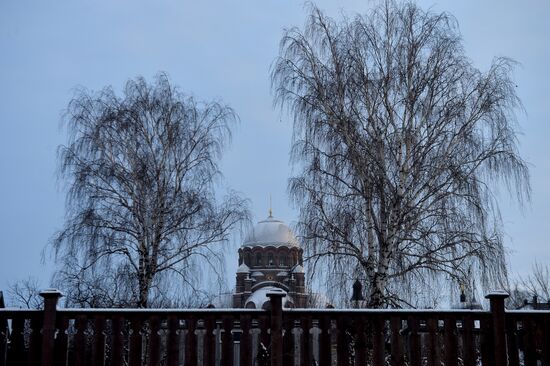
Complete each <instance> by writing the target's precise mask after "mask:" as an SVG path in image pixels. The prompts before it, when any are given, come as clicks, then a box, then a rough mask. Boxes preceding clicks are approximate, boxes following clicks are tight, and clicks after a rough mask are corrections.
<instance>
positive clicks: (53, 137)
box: [0, 0, 550, 290]
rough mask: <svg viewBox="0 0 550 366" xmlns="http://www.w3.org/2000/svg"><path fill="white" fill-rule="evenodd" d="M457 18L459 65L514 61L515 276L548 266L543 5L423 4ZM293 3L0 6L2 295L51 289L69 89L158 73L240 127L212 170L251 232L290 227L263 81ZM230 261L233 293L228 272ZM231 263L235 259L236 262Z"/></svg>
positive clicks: (282, 161) (507, 206)
mask: <svg viewBox="0 0 550 366" xmlns="http://www.w3.org/2000/svg"><path fill="white" fill-rule="evenodd" d="M418 3H419V5H420V6H422V7H423V8H431V9H432V10H433V11H436V12H441V11H446V12H449V13H451V14H453V15H454V16H455V17H456V18H457V20H458V22H459V25H460V30H461V33H462V36H463V41H464V46H465V49H466V54H467V55H468V57H469V58H470V59H471V60H472V61H473V63H474V64H475V65H476V66H477V67H478V68H480V69H481V70H486V69H487V68H488V67H489V65H490V63H491V60H492V59H493V58H494V57H495V56H507V57H510V58H512V59H514V60H516V61H518V62H519V67H518V68H517V70H516V73H515V80H516V84H517V85H518V87H517V93H518V95H519V97H520V98H521V100H522V101H523V104H524V107H525V112H521V113H520V114H518V120H519V125H520V131H519V132H520V134H519V143H520V153H521V155H522V157H523V158H524V159H525V160H526V161H528V162H529V166H530V173H531V185H532V200H531V202H530V203H529V204H527V205H525V207H521V206H518V205H517V204H515V203H513V200H510V197H508V195H507V194H506V193H505V192H501V193H500V194H499V201H500V203H501V209H502V216H503V221H504V223H505V227H504V230H505V232H506V238H505V245H506V248H507V249H508V251H509V263H510V272H511V274H512V276H517V275H526V274H528V273H529V271H530V269H531V266H532V264H533V263H534V261H535V260H537V261H539V262H540V263H542V264H550V245H549V243H548V239H547V234H546V229H548V219H549V218H550V214H549V208H550V143H549V142H548V138H549V137H550V123H548V120H547V119H548V114H549V112H548V111H549V109H548V107H549V106H550V76H549V75H550V73H549V72H548V66H549V65H550V42H549V41H548V36H549V35H550V22H549V21H548V19H550V2H548V1H546V0H526V1H521V2H520V1H517V0H484V1H473V0H464V1H456V0H454V1H453V0H447V1H435V0H426V1H424V0H422V1H418ZM316 4H317V6H318V7H319V8H321V9H322V10H324V11H325V12H326V13H327V14H328V15H330V16H331V17H334V18H338V17H340V16H341V15H342V14H346V15H347V16H353V14H355V13H364V12H366V11H367V9H368V8H369V7H370V6H372V5H373V4H374V1H351V0H341V1H319V2H317V3H316ZM306 15H307V6H306V5H305V3H303V2H301V1H292V0H264V1H252V0H241V1H209V0H205V1H187V0H185V1H184V0H179V1H165V0H161V1H154V2H153V1H141V0H117V1H112V0H94V1H91V0H86V1H84V0H82V1H80V0H56V1H30V0H0V290H2V289H4V290H5V289H6V288H7V286H8V285H9V284H10V283H12V282H14V281H16V280H20V279H25V278H27V277H29V276H32V277H36V278H38V280H39V282H40V285H41V286H42V287H47V286H48V285H49V281H50V279H51V274H52V271H53V269H54V268H55V265H54V263H53V258H52V257H51V255H50V254H49V253H50V252H49V251H48V250H47V249H46V250H45V248H46V246H47V244H48V242H49V240H50V239H51V237H52V236H53V234H54V233H55V231H56V230H58V229H60V228H61V227H62V225H63V220H64V215H65V205H64V202H65V193H64V191H63V184H62V182H59V181H58V180H57V174H56V171H57V170H56V169H57V160H56V149H57V147H58V146H59V145H60V144H63V143H64V142H65V141H66V138H65V137H66V136H65V132H64V131H63V130H62V129H61V124H60V122H61V116H62V113H63V110H64V109H65V108H66V107H67V103H68V102H69V100H70V99H71V96H72V95H73V92H74V90H75V88H76V87H79V86H83V87H86V88H88V89H90V90H99V89H101V88H103V87H104V86H107V85H112V86H113V88H115V90H120V88H121V87H122V86H123V84H124V83H125V81H126V80H128V79H129V78H133V77H136V76H144V77H145V78H146V79H147V80H149V81H151V80H152V79H153V77H154V76H155V75H156V74H157V73H158V72H160V71H163V72H166V73H167V74H168V75H169V77H170V79H171V81H172V82H173V83H174V84H175V85H178V86H179V87H180V88H181V90H182V91H184V92H186V93H188V94H192V95H194V96H195V97H196V98H198V99H201V100H213V99H214V100H220V101H223V102H224V103H227V104H228V105H230V106H231V107H232V108H234V109H235V111H236V112H237V114H238V115H239V117H240V123H239V125H238V126H237V127H236V128H235V129H234V130H233V141H232V145H231V147H230V148H229V149H228V150H227V151H226V153H225V155H224V158H223V161H222V164H221V168H222V172H223V174H224V182H223V185H224V186H225V187H228V188H231V189H235V190H237V191H239V192H241V193H242V194H243V195H244V196H245V197H247V198H249V199H250V201H251V208H252V213H253V215H254V221H258V220H261V219H263V218H265V217H266V216H267V214H268V208H269V196H270V195H271V197H272V202H273V203H272V206H273V213H274V216H276V217H278V218H281V219H283V220H285V221H286V222H288V223H290V224H292V223H293V222H295V221H296V219H297V214H298V211H297V208H295V207H293V206H292V205H291V203H290V202H289V200H288V195H287V181H288V178H289V177H290V176H291V175H292V174H293V173H292V167H291V165H290V162H289V151H290V146H291V137H292V123H291V120H290V118H289V116H288V115H285V114H282V113H280V111H279V110H278V109H275V108H273V99H272V94H271V92H270V83H269V70H270V66H271V64H272V62H273V60H274V59H275V57H276V56H277V54H278V44H279V40H280V39H281V36H282V34H283V30H284V29H285V28H290V27H293V26H300V27H301V26H302V25H303V24H304V21H305V17H306ZM232 245H233V246H232V247H231V248H232V249H231V250H229V251H228V256H229V261H228V263H229V264H230V265H229V266H228V281H229V282H230V284H231V282H232V279H233V273H234V270H235V268H236V265H237V263H236V262H237V255H236V249H237V246H238V245H239V243H238V240H237V239H236V240H235V242H234V243H232ZM231 256H234V260H233V259H232V257H231Z"/></svg>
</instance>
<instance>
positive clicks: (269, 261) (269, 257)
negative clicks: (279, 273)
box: [267, 253, 275, 266]
mask: <svg viewBox="0 0 550 366" xmlns="http://www.w3.org/2000/svg"><path fill="white" fill-rule="evenodd" d="M274 264H275V261H274V259H273V253H269V254H268V255H267V265H268V266H273V265H274Z"/></svg>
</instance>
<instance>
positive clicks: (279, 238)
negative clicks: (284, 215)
mask: <svg viewBox="0 0 550 366" xmlns="http://www.w3.org/2000/svg"><path fill="white" fill-rule="evenodd" d="M254 246H262V247H267V246H274V247H279V246H287V247H298V246H300V245H299V244H298V240H297V239H296V236H295V235H294V233H293V232H292V230H290V228H289V227H288V226H287V225H286V224H285V223H284V222H282V221H281V220H277V219H275V218H273V217H272V216H271V215H270V216H269V217H268V218H267V219H265V220H263V221H260V222H258V223H257V224H256V226H254V228H253V229H252V231H251V232H250V233H249V234H248V235H247V236H246V239H245V240H244V243H243V247H254Z"/></svg>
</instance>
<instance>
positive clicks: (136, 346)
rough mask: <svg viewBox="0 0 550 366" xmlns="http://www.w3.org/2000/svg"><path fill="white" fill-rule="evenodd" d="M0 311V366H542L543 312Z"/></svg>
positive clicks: (47, 307)
mask: <svg viewBox="0 0 550 366" xmlns="http://www.w3.org/2000/svg"><path fill="white" fill-rule="evenodd" d="M42 295H43V296H44V309H43V310H14V309H0V366H4V365H17V366H19V365H33V366H34V365H43V366H49V365H60V366H61V365H63V366H64V365H83V366H84V365H86V366H88V365H90V366H92V365H93V366H96V365H101V366H107V365H113V366H114V365H131V366H135V365H140V366H141V365H169V366H175V365H201V366H202V365H205V366H206V365H246V366H253V365H254V366H256V365H259V366H261V365H268V364H271V365H273V366H282V365H285V366H286V365H289V366H306V365H373V366H386V365H403V366H404V365H407V366H408V365H410V366H441V365H445V366H462V365H464V366H474V365H476V366H477V365H483V366H485V365H497V366H505V365H527V366H531V365H533V366H535V365H537V366H550V312H548V311H505V310H504V298H505V297H506V295H505V294H502V293H495V294H491V295H488V296H487V297H488V298H489V299H490V303H491V308H490V311H479V310H457V311H430V310H422V311H417V310H381V311H377V310H351V309H347V310H338V309H322V310H321V309H289V310H287V309H282V307H281V297H280V296H281V295H280V294H271V295H270V296H271V304H272V306H271V309H270V310H248V309H234V310H233V309H201V310H162V309H145V310H144V309H57V306H56V305H57V301H58V298H59V293H58V292H56V291H49V292H44V293H42Z"/></svg>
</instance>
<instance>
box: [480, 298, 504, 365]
mask: <svg viewBox="0 0 550 366" xmlns="http://www.w3.org/2000/svg"><path fill="white" fill-rule="evenodd" d="M508 296H509V294H508V293H507V292H506V291H502V290H499V291H493V292H491V293H489V294H487V295H486V296H485V298H486V299H489V301H490V306H491V307H490V311H491V316H492V319H493V337H492V338H493V355H494V361H495V366H506V365H507V363H508V353H507V351H506V333H505V331H506V328H505V324H506V323H505V321H506V319H505V312H504V299H506V298H507V297H508Z"/></svg>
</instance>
